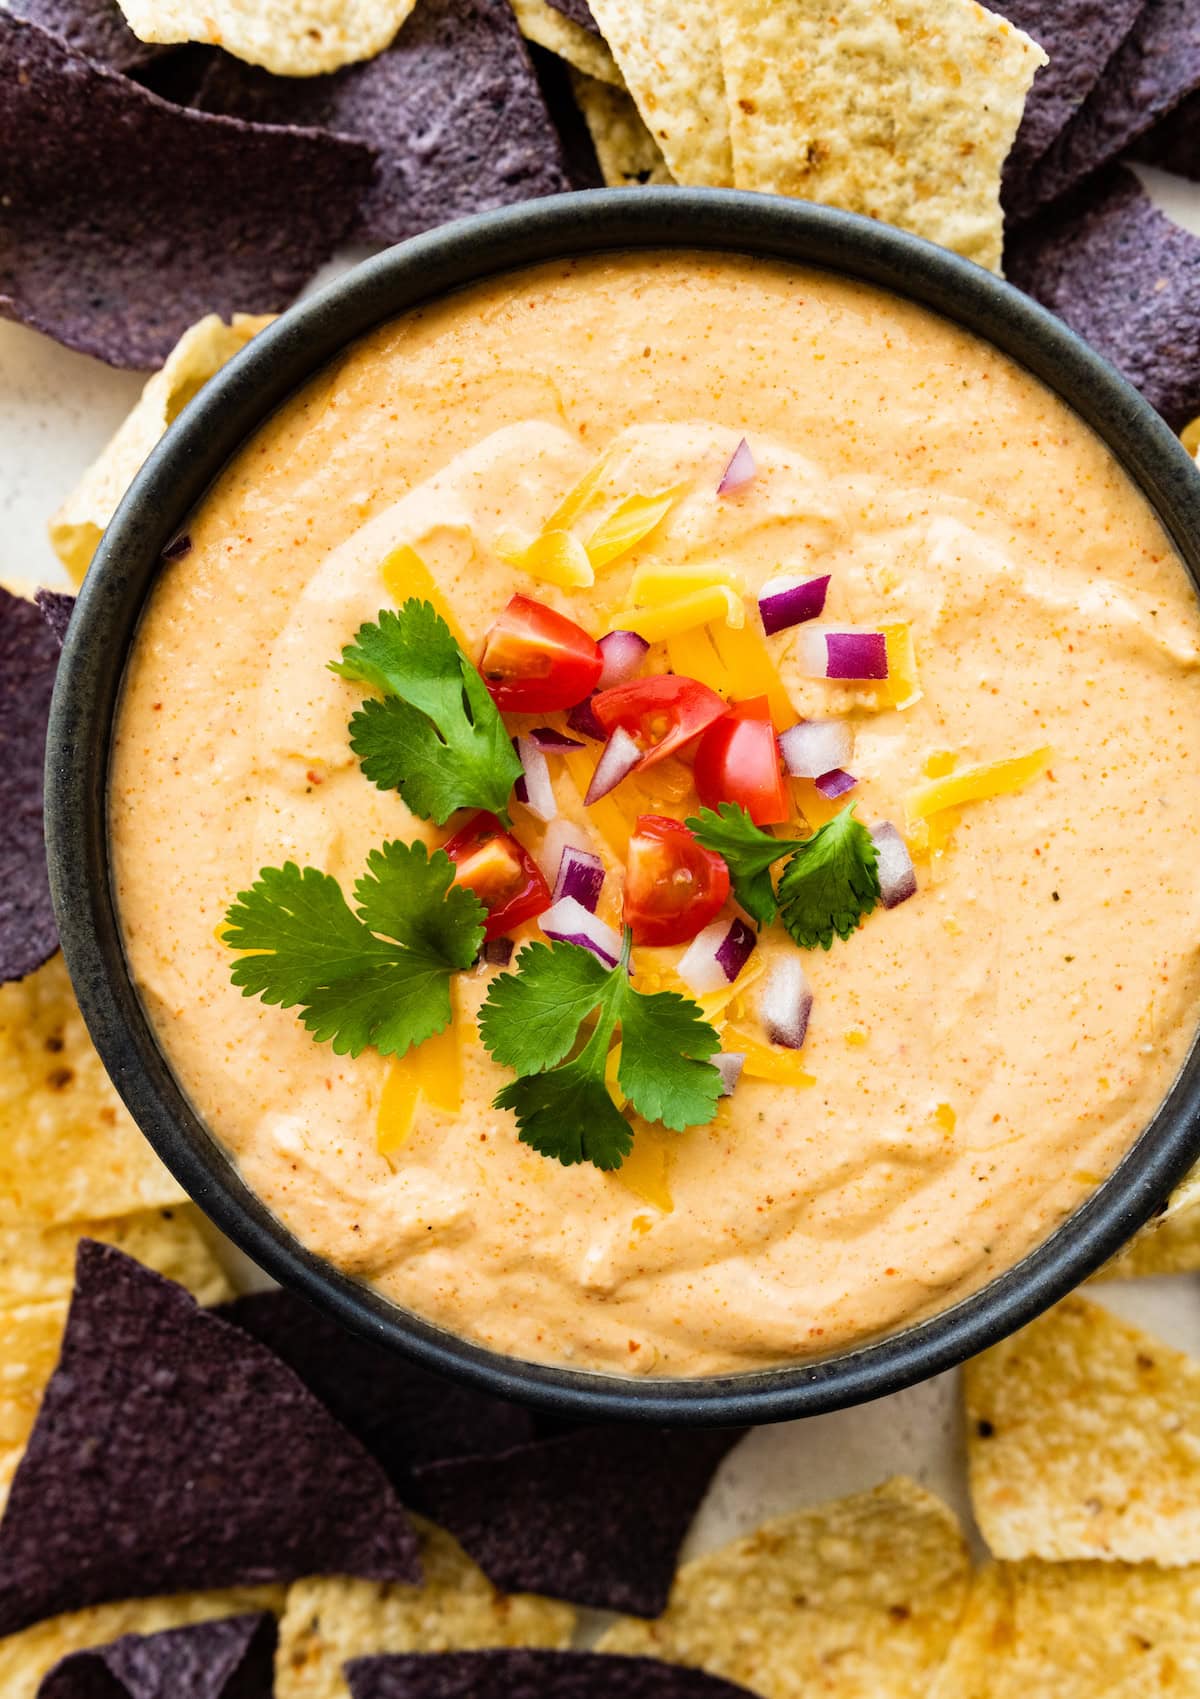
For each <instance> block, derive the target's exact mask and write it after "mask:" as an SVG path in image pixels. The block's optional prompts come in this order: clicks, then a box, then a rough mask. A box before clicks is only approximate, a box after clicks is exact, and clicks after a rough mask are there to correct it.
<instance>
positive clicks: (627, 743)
mask: <svg viewBox="0 0 1200 1699" xmlns="http://www.w3.org/2000/svg"><path fill="white" fill-rule="evenodd" d="M641 758H642V752H641V750H640V749H639V748H638V746H637V744H636V743H635V742H634V741H633V739H632V738H631V737H630V735H629V733H628V732H627V731H626V730H625V728H624V727H623V726H618V727H617V729H616V731H615V732H614V733H613V734H612V736H611V737H610V738H609V740H608V742H607V743H606V744H605V745H604V752H603V754H602V755H601V757H600V759H599V761H597V763H596V771H595V772H594V773H593V774H592V782H591V784H590V785H589V786H588V788H587V795H586V796H585V797H584V799H583V800H584V802H585V804H586V805H587V806H588V807H589V808H590V807H591V805H592V803H593V802H599V801H600V798H601V797H602V796H607V795H608V793H609V791H611V790H616V788H617V786H618V785H619V784H620V782H621V780H622V779H623V778H624V777H625V775H626V774H627V773H631V772H632V771H633V769H634V768H635V767H636V766H637V764H638V762H639V761H640V760H641Z"/></svg>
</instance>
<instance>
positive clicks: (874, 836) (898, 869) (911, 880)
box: [871, 820, 917, 908]
mask: <svg viewBox="0 0 1200 1699" xmlns="http://www.w3.org/2000/svg"><path fill="white" fill-rule="evenodd" d="M871 842H872V843H873V844H874V845H875V850H876V853H877V854H878V856H879V863H878V869H877V871H878V873H879V896H880V900H881V901H882V903H883V906H884V908H896V907H897V906H898V905H899V904H900V903H905V902H907V901H908V899H909V897H914V896H916V893H917V870H916V868H915V867H914V866H913V864H912V856H911V855H909V853H908V845H907V844H906V843H905V841H904V839H903V838H902V837H901V836H900V834H899V832H898V831H897V830H896V828H895V827H894V826H893V825H892V823H891V821H890V820H881V821H880V822H879V824H878V826H872V827H871Z"/></svg>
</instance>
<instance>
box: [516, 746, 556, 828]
mask: <svg viewBox="0 0 1200 1699" xmlns="http://www.w3.org/2000/svg"><path fill="white" fill-rule="evenodd" d="M514 741H515V743H516V746H517V759H518V760H519V761H520V763H521V765H522V767H524V769H525V782H524V786H523V789H524V795H523V796H522V795H520V794H519V793H518V796H517V800H518V802H521V803H524V805H525V807H526V808H527V809H528V810H529V812H530V813H531V814H532V815H533V817H534V819H535V820H545V821H547V822H548V821H550V820H553V819H554V817H555V815H556V814H557V813H558V803H557V802H556V801H555V798H554V786H553V784H552V783H551V780H550V763H549V762H548V761H547V760H546V757H545V756H544V755H543V754H542V752H541V750H540V749H539V748H538V746H537V744H536V743H534V741H533V739H532V738H531V737H518V738H516V739H515V740H514Z"/></svg>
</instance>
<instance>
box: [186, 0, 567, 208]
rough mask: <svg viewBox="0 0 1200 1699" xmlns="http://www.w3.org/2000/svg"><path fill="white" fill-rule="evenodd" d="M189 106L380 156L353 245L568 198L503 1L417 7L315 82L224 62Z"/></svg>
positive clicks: (550, 130) (447, 1)
mask: <svg viewBox="0 0 1200 1699" xmlns="http://www.w3.org/2000/svg"><path fill="white" fill-rule="evenodd" d="M196 104H197V106H199V107H201V108H202V109H203V110H204V111H206V112H223V113H228V114H231V115H232V116H234V117H237V118H242V119H249V120H253V121H254V122H257V123H261V124H307V125H312V126H314V127H316V128H320V129H324V130H332V131H337V132H338V133H339V134H340V135H345V136H355V137H357V138H358V139H359V140H361V141H363V142H368V143H370V145H371V146H372V147H373V148H375V149H377V150H378V155H379V170H378V175H377V177H376V181H375V185H374V188H373V189H372V190H371V191H370V193H369V194H368V195H367V197H366V199H365V200H364V201H363V204H362V208H361V213H360V217H359V220H358V223H357V227H356V229H355V232H354V233H355V234H356V235H357V236H358V237H360V238H362V239H364V240H369V241H377V242H398V241H401V240H402V239H403V238H404V237H406V236H412V235H415V234H416V233H417V232H418V231H421V230H429V229H431V228H432V227H433V226H434V225H437V224H445V223H446V222H448V221H449V220H450V219H453V218H461V217H464V216H465V215H467V214H468V213H473V212H484V211H487V210H488V209H489V208H491V207H500V206H508V205H510V204H511V203H512V202H514V201H523V200H532V199H534V198H535V197H537V196H540V195H550V194H555V193H557V192H558V191H559V190H561V189H565V188H566V187H567V179H566V173H565V169H564V165H563V159H562V154H561V151H560V149H559V143H558V137H557V134H556V132H555V129H554V125H553V124H552V123H551V121H550V115H549V113H548V112H547V110H546V105H545V102H544V101H543V99H542V94H541V90H540V88H539V87H538V81H537V78H536V76H535V75H534V72H533V67H532V65H531V64H530V61H529V55H528V53H527V52H526V50H525V44H524V41H523V40H522V38H521V34H520V31H519V30H518V29H517V23H516V19H515V18H514V16H513V14H512V10H511V8H510V7H509V5H508V0H421V4H420V5H419V6H418V7H417V8H416V10H415V11H414V12H413V13H412V15H411V16H410V17H409V18H408V20H407V22H406V23H405V24H404V26H403V28H402V29H401V31H400V33H399V35H398V36H397V37H396V39H395V41H394V42H393V43H392V45H391V46H390V47H389V48H387V49H386V50H385V51H384V52H383V53H380V54H379V55H378V56H377V57H376V58H374V59H369V60H367V61H366V62H365V63H363V64H361V65H349V66H346V67H345V69H343V70H340V71H335V72H334V73H333V74H332V75H331V76H324V77H276V76H272V75H271V73H270V72H269V71H263V70H259V69H257V68H254V67H251V66H249V65H244V64H243V63H242V62H241V61H240V60H237V59H233V58H230V57H229V56H228V55H226V54H222V55H220V56H219V58H218V59H217V61H216V62H215V63H214V64H213V65H212V66H211V67H210V69H209V71H208V73H207V74H206V76H205V78H204V80H203V82H202V83H201V86H200V89H199V92H198V94H197V96H196Z"/></svg>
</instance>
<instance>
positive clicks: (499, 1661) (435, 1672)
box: [345, 1647, 752, 1699]
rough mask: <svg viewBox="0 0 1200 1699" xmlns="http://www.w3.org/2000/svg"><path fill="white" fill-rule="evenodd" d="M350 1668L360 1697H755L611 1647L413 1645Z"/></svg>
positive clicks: (678, 1666)
mask: <svg viewBox="0 0 1200 1699" xmlns="http://www.w3.org/2000/svg"><path fill="white" fill-rule="evenodd" d="M345 1671H346V1680H347V1682H348V1683H349V1686H350V1692H351V1695H352V1696H353V1699H752V1696H751V1695H750V1694H749V1693H748V1691H747V1689H746V1688H744V1687H735V1686H734V1684H733V1683H732V1682H730V1681H722V1680H721V1678H720V1677H719V1676H715V1675H706V1674H705V1673H704V1671H703V1670H696V1669H685V1668H684V1667H683V1666H682V1665H681V1664H663V1663H660V1662H659V1661H658V1659H657V1658H624V1657H618V1656H617V1655H616V1654H609V1653H605V1652H541V1651H533V1652H531V1651H525V1650H522V1649H518V1650H514V1649H512V1648H509V1647H505V1648H503V1649H501V1650H498V1651H492V1652H412V1653H401V1654H392V1655H391V1656H388V1657H380V1658H352V1659H351V1661H350V1662H349V1663H348V1664H346V1665H345Z"/></svg>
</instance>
